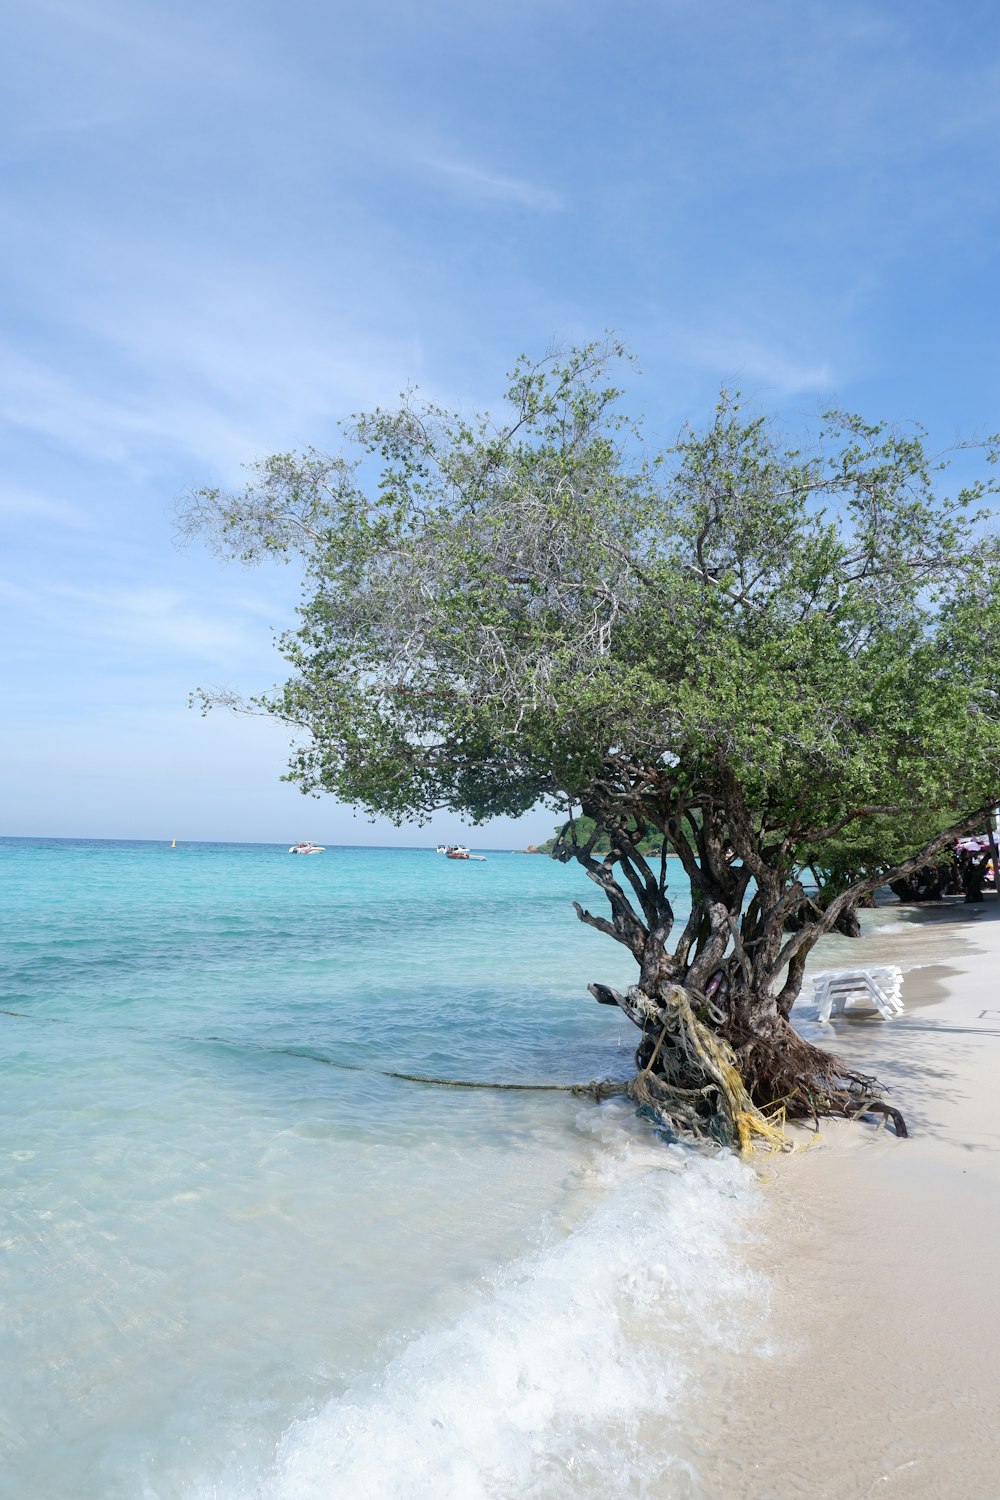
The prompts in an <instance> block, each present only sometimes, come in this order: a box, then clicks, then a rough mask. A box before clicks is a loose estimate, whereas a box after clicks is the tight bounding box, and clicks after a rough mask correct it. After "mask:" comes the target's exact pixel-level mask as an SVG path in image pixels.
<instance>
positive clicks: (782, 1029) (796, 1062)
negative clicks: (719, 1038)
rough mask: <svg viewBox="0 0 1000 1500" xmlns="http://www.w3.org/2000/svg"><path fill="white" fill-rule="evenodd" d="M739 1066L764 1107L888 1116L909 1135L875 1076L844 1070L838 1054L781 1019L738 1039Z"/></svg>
mask: <svg viewBox="0 0 1000 1500" xmlns="http://www.w3.org/2000/svg"><path fill="white" fill-rule="evenodd" d="M732 1040H733V1042H734V1049H733V1050H734V1054H735V1057H736V1062H737V1066H738V1067H739V1070H740V1073H741V1075H742V1077H743V1081H744V1083H745V1085H746V1088H747V1091H748V1092H749V1094H750V1096H751V1098H753V1099H754V1100H755V1101H756V1103H757V1104H758V1105H759V1106H760V1107H761V1108H763V1109H765V1110H767V1109H770V1108H773V1107H774V1106H775V1105H777V1104H779V1103H780V1104H781V1105H782V1107H783V1108H784V1110H785V1115H786V1118H788V1119H790V1120H812V1121H813V1122H814V1123H815V1124H816V1125H818V1124H819V1119H820V1116H821V1115H844V1116H846V1117H847V1118H848V1119H850V1120H856V1119H860V1118H861V1117H862V1116H863V1115H881V1116H882V1117H883V1118H885V1119H890V1120H891V1121H892V1123H893V1125H894V1127H895V1130H896V1134H897V1135H898V1136H905V1135H906V1134H907V1130H906V1122H905V1121H904V1119H903V1116H902V1115H901V1114H900V1112H899V1110H898V1109H895V1108H893V1106H892V1105H890V1104H886V1103H885V1100H884V1099H883V1097H882V1094H883V1090H882V1086H881V1084H880V1083H879V1081H878V1079H877V1078H873V1077H870V1076H868V1075H866V1074H864V1073H855V1072H852V1071H851V1070H850V1069H849V1068H845V1066H844V1064H843V1063H842V1062H841V1061H840V1059H839V1058H838V1057H835V1056H834V1055H833V1054H832V1053H830V1052H824V1051H823V1049H822V1048H821V1047H815V1046H813V1044H812V1043H811V1042H808V1041H806V1039H805V1037H802V1036H800V1035H799V1033H798V1032H797V1031H796V1030H795V1028H794V1027H793V1026H792V1025H791V1024H790V1023H789V1022H788V1021H785V1020H782V1019H781V1018H780V1017H776V1018H774V1019H772V1021H771V1022H770V1024H769V1025H768V1026H767V1027H766V1028H765V1029H762V1030H760V1031H755V1032H753V1033H750V1034H747V1035H744V1036H743V1037H734V1038H733V1039H732Z"/></svg>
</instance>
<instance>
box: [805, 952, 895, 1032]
mask: <svg viewBox="0 0 1000 1500" xmlns="http://www.w3.org/2000/svg"><path fill="white" fill-rule="evenodd" d="M902 988H903V971H902V970H901V969H899V968H897V967H896V966H895V965H894V964H888V965H885V966H882V967H878V968H873V969H838V970H836V971H833V972H829V973H824V974H816V975H814V976H813V994H814V997H815V1000H816V1012H817V1014H816V1019H817V1020H818V1021H822V1022H823V1023H826V1022H828V1021H829V1019H830V1017H831V1016H842V1015H843V1014H844V1012H845V1011H846V1009H847V1007H848V1005H849V1004H850V1002H851V1001H852V1000H853V1001H860V1002H861V1003H862V1004H867V1005H869V1006H871V1007H872V1008H873V1009H875V1010H877V1011H878V1012H879V1014H880V1015H881V1016H883V1017H884V1019H885V1020H886V1021H891V1020H892V1018H893V1016H898V1015H899V1014H900V1013H901V1012H902V1009H903V1000H902V996H901V994H900V991H901V990H902Z"/></svg>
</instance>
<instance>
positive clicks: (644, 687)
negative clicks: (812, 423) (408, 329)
mask: <svg viewBox="0 0 1000 1500" xmlns="http://www.w3.org/2000/svg"><path fill="white" fill-rule="evenodd" d="M622 354H623V351H622V350H621V348H620V347H619V346H618V345H617V344H615V343H614V342H610V341H609V342H607V343H605V344H603V345H601V346H591V347H587V348H583V349H575V350H572V351H570V352H569V353H568V354H565V355H561V356H554V357H550V358H547V359H545V360H542V361H541V362H540V363H537V364H532V363H529V362H528V361H527V360H522V361H521V362H520V363H519V364H518V365H517V367H516V368H515V370H514V372H513V374H512V377H511V383H510V388H509V393H508V398H509V412H508V413H507V414H506V415H505V417H504V419H503V420H502V421H499V422H494V421H493V420H491V419H490V418H489V417H487V416H476V417H473V418H466V417H463V416H461V415H456V414H454V413H450V412H448V411H445V410H443V409H441V408H440V407H437V406H433V405H429V404H426V403H422V402H420V401H418V400H417V399H416V398H415V397H414V396H413V394H412V393H411V394H409V395H407V396H405V397H404V398H403V399H402V400H401V404H400V405H399V406H398V408H394V409H391V410H383V409H377V410H375V411H374V412H372V413H370V414H366V415H361V416H357V417H355V418H353V419H352V421H351V423H350V425H349V427H348V428H347V435H348V437H349V439H350V442H351V445H352V447H351V450H350V451H349V454H348V456H344V455H341V456H338V457H328V456H325V455H322V454H320V453H317V452H315V451H310V452H307V453H306V454H304V455H293V454H281V455H276V456H272V457H269V458H266V459H264V460H262V461H260V462H258V463H257V464H255V465H254V466H252V468H251V470H250V478H249V481H248V483H247V485H246V487H245V488H244V489H243V490H242V491H241V492H240V493H228V492H223V491H220V490H216V489H203V490H200V491H198V492H197V493H196V494H194V495H192V496H190V497H189V499H188V501H187V502H186V504H185V506H184V508H183V510H182V515H181V524H182V528H183V530H184V531H185V532H187V533H188V534H203V535H206V536H207V537H208V538H209V539H210V542H211V543H212V545H214V546H215V547H216V548H217V549H219V550H220V551H221V552H222V553H223V554H226V555H229V556H233V557H236V558H240V559H242V560H243V561H244V562H247V563H252V562H254V561H255V560H257V559H259V558H261V557H263V556H267V555H281V556H289V555H291V554H292V553H297V554H299V555H300V556H301V559H302V562H303V566H304V590H303V602H302V605H301V609H300V619H299V624H298V627H297V628H296V629H294V630H291V631H289V632H288V633H287V634H285V635H284V636H283V637H282V638H281V641H280V649H281V652H282V654H283V656H284V658H285V660H286V661H287V663H288V665H289V667H290V668H291V675H290V677H289V678H288V680H287V682H285V684H284V686H283V687H280V688H277V689H276V690H274V691H273V692H272V693H270V694H267V695H264V696H263V697H260V698H257V699H255V700H250V701H249V702H242V701H241V700H238V699H236V698H234V697H233V695H231V694H227V693H207V694H203V695H202V697H203V702H204V704H205V706H206V707H207V706H208V705H209V704H211V703H213V702H225V703H229V704H230V705H231V706H235V707H240V708H243V709H248V710H251V711H257V712H262V713H265V714H268V715H273V716H276V717H277V718H279V719H281V720H283V721H285V722H286V723H287V724H289V725H290V726H294V728H295V729H296V730H297V731H300V732H301V735H302V738H301V739H300V741H299V743H298V744H297V746H296V748H294V750H293V754H292V760H291V764H290V769H289V773H288V775H289V778H290V779H291V780H292V781H294V782H297V783H298V784H299V786H300V787H301V788H302V790H303V791H306V792H319V791H322V792H330V793H333V794H334V795H335V796H337V797H338V798H340V799H342V800H344V801H346V802H349V803H352V804H355V805H358V806H360V807H362V808H364V809H366V810H368V811H369V812H371V813H373V814H383V815H388V816H389V817H390V818H393V819H395V820H396V821H397V822H401V821H403V820H404V819H418V820H420V819H426V818H427V817H428V816H430V815H431V814H432V813H433V812H434V811H435V810H437V809H444V808H447V809H450V810H452V811H455V812H458V813H461V814H462V815H464V816H466V817H468V818H469V819H471V820H473V821H482V820H485V819H488V818H492V817H495V816H497V815H503V814H506V815H518V814H521V813H523V812H525V811H526V810H528V809H529V808H531V807H533V806H536V805H537V804H539V803H543V804H547V805H549V806H551V807H552V808H554V809H557V810H559V811H560V813H561V814H562V819H563V823H562V830H561V833H560V836H559V838H558V840H557V842H556V845H555V847H554V850H553V853H554V856H555V857H556V858H557V859H560V860H563V861H569V860H576V861H578V862H579V863H580V864H581V865H582V867H583V868H584V870H585V871H586V872H587V874H588V876H589V877H590V879H591V880H592V881H593V882H594V885H595V886H596V887H597V889H598V890H599V891H600V892H601V894H602V896H603V898H604V900H605V902H606V906H605V909H604V911H598V912H591V911H589V910H587V909H585V908H584V907H583V906H582V905H579V904H577V906H576V912H577V916H578V917H579V919H580V920H581V921H582V922H585V923H587V924H588V925H590V926H591V927H594V928H597V929H598V930H599V931H601V932H603V933H606V934H607V936H608V937H609V938H611V939H613V940H614V941H616V942H618V943H621V944H623V945H624V946H625V947H626V948H627V949H628V950H629V952H630V953H631V954H632V956H633V958H634V960H635V963H636V966H637V971H638V972H637V976H636V983H635V985H634V986H633V987H631V988H630V989H629V990H628V991H627V993H626V994H619V993H617V992H615V991H613V990H610V989H608V988H607V987H605V986H602V985H600V984H596V983H595V984H594V985H592V986H591V990H592V993H593V994H594V995H595V997H596V998H597V999H598V1000H599V1001H601V1002H606V1003H613V1004H618V1005H620V1006H621V1007H622V1009H623V1010H624V1011H625V1012H626V1013H627V1014H628V1015H629V1016H630V1017H631V1018H632V1019H633V1020H634V1021H635V1022H636V1024H637V1025H638V1026H640V1028H641V1030H642V1039H641V1042H640V1045H639V1049H638V1052H637V1064H638V1068H639V1073H638V1075H637V1077H636V1079H635V1080H633V1083H632V1085H631V1091H632V1093H633V1096H634V1097H635V1098H636V1099H637V1100H638V1101H639V1103H640V1104H641V1105H643V1106H644V1107H646V1108H647V1109H649V1110H651V1111H652V1112H653V1113H655V1114H656V1116H657V1117H658V1118H659V1119H660V1120H661V1121H663V1122H665V1123H666V1124H668V1125H669V1126H671V1127H672V1128H675V1129H682V1130H687V1131H694V1132H695V1133H696V1134H705V1133H708V1134H711V1135H713V1136H715V1137H716V1138H718V1139H722V1140H725V1141H730V1142H733V1141H739V1142H740V1143H741V1144H743V1145H746V1144H747V1142H748V1141H749V1140H750V1139H751V1137H752V1136H753V1134H754V1133H755V1132H761V1133H764V1134H767V1133H768V1132H770V1131H771V1130H772V1124H771V1123H770V1122H771V1121H772V1117H773V1114H774V1113H775V1112H776V1111H779V1110H781V1109H783V1110H787V1111H788V1113H789V1114H790V1115H793V1116H803V1117H805V1116H818V1115H819V1114H822V1113H826V1112H847V1113H850V1114H858V1113H861V1112H864V1111H866V1110H869V1109H876V1110H878V1109H881V1110H883V1111H888V1112H890V1113H893V1114H894V1115H896V1117H897V1123H898V1125H901V1121H899V1119H898V1114H897V1112H895V1111H892V1110H890V1109H889V1107H888V1106H887V1105H885V1104H884V1103H883V1102H882V1100H881V1091H880V1090H879V1088H878V1086H877V1084H876V1081H875V1080H874V1079H870V1078H866V1077H863V1076H861V1075H858V1074H854V1073H852V1072H850V1071H849V1070H846V1069H845V1068H844V1067H843V1066H842V1065H841V1064H840V1063H839V1062H838V1061H837V1059H836V1058H834V1057H831V1056H830V1055H829V1054H828V1053H826V1052H825V1051H823V1050H821V1049H817V1048H816V1047H814V1046H812V1045H810V1044H809V1043H808V1042H806V1041H805V1040H804V1039H802V1038H801V1037H800V1036H799V1035H798V1034H797V1033H796V1032H795V1030H794V1029H793V1028H792V1026H791V1024H790V1022H789V1014H790V1012H791V1009H792V1006H793V1004H794V1002H795V999H796V997H797V996H798V994H799V991H800V988H801V985H802V980H803V974H804V970H805V965H806V960H807V958H808V955H809V953H810V951H811V949H812V948H813V946H814V944H815V943H816V941H817V939H818V938H819V937H821V936H822V935H823V933H825V932H828V931H830V930H831V929H832V928H834V927H835V926H836V925H837V923H838V921H840V920H842V919H843V917H844V916H845V914H848V913H850V912H851V911H853V909H854V908H855V907H856V906H857V904H858V903H859V902H862V901H863V900H865V899H866V898H867V897H868V896H869V895H870V893H871V892H872V891H873V890H874V889H875V888H876V886H877V885H879V884H881V883H882V882H884V881H886V880H889V879H892V878H903V877H905V876H906V875H907V874H908V873H909V872H910V871H912V870H914V869H917V868H919V867H921V866H923V865H926V864H927V863H928V862H929V861H932V860H933V858H934V856H935V855H936V854H937V853H938V851H940V850H942V849H945V848H946V847H947V846H949V845H950V844H952V843H953V841H954V839H955V838H956V837H957V836H958V835H960V834H961V833H963V832H965V831H966V830H969V829H973V828H979V827H980V826H982V825H983V824H984V823H985V820H986V817H987V811H988V809H989V807H990V806H991V805H992V804H993V803H995V802H996V801H997V799H998V796H1000V756H998V748H997V733H996V720H997V706H998V702H1000V698H998V694H1000V662H998V656H997V650H996V641H997V626H998V624H1000V606H998V593H997V588H996V584H997V580H998V575H1000V549H998V545H997V542H996V540H995V539H994V538H993V537H992V536H990V535H987V534H986V533H985V531H984V529H983V524H982V520H983V518H982V516H981V515H980V513H979V511H978V510H977V506H979V505H981V503H982V501H983V500H984V498H985V497H987V496H989V495H992V494H994V493H995V492H996V483H995V481H994V480H993V479H992V478H991V477H987V478H985V479H980V480H976V481H975V482H973V483H971V484H969V485H967V486H966V487H964V488H962V489H959V490H958V492H957V493H956V494H955V495H954V496H952V497H949V496H948V495H947V494H945V493H943V492H942V489H941V486H942V484H943V479H942V475H943V471H944V469H945V467H946V465H947V462H948V457H949V456H948V455H944V456H932V455H930V454H929V453H928V452H927V450H926V448H925V444H924V434H923V433H922V432H921V431H920V430H902V429H896V428H891V427H888V426H886V425H884V424H881V423H878V424H869V423H866V422H863V421H862V420H861V419H860V418H858V417H855V416H852V415H850V414H847V413H844V412H839V411H837V412H832V413H830V414H829V415H828V416H827V417H826V418H825V419H824V423H823V426H822V428H821V429H820V430H819V432H818V433H817V435H816V436H815V438H814V439H813V440H812V442H811V444H810V445H809V446H808V447H804V448H797V447H794V446H788V444H787V442H786V441H785V440H783V439H782V437H781V435H780V433H779V432H778V431H777V430H776V428H775V427H774V425H773V424H772V423H770V422H769V421H768V420H766V419H765V418H764V417H763V416H761V415H759V414H757V413H755V412H753V411H750V410H748V409H747V408H746V407H745V406H744V405H743V403H742V401H741V399H740V398H739V396H738V395H735V394H729V393H726V392H723V394H722V396H721V398H720V400H719V403H718V406H717V408H716V410H715V412H714V415H713V416H712V418H711V420H710V422H709V423H708V425H707V427H706V428H705V430H704V431H695V430H693V429H685V430H684V431H683V432H682V433H681V435H680V437H679V439H678V441H677V442H676V443H675V444H674V445H673V446H672V447H670V448H669V449H667V450H666V451H664V452H662V453H657V454H650V453H649V452H648V451H647V450H646V448H645V446H644V443H643V439H642V434H641V432H640V430H639V428H638V426H637V425H636V424H635V423H634V422H633V421H632V420H630V418H629V417H628V415H627V413H626V412H625V411H624V409H623V404H622V393H621V392H620V391H619V390H618V389H616V388H615V387H614V386H611V385H608V384H607V383H606V382H607V379H608V376H607V371H608V368H609V365H610V363H611V362H612V361H614V360H615V359H617V358H620V357H621V356H622ZM961 446H962V449H963V453H967V452H968V451H969V450H971V449H972V448H973V447H974V446H976V447H978V449H979V450H980V451H981V452H982V454H983V455H984V457H985V459H986V460H987V461H988V462H989V463H993V462H994V461H995V458H996V453H997V448H996V444H995V442H994V440H992V439H991V440H989V441H987V442H985V443H983V444H980V445H971V444H969V445H961ZM965 461H966V462H967V461H968V460H967V459H966V460H965ZM987 472H988V471H987ZM929 809H933V810H934V812H933V814H932V817H931V821H932V824H933V826H932V827H931V828H930V830H929V831H928V830H927V829H926V828H924V829H921V827H920V820H921V818H922V817H924V816H925V815H926V814H927V812H928V810H929ZM577 812H582V813H583V814H584V816H585V817H586V818H587V819H589V820H590V822H588V823H586V824H580V823H578V822H577V821H576V814H577ZM887 820H888V821H889V822H890V823H891V822H892V821H893V820H896V821H895V823H894V824H893V826H895V827H897V828H898V829H904V828H906V827H910V828H912V830H913V833H914V838H915V839H916V842H915V844H914V845H913V847H911V848H909V849H907V850H906V851H905V854H904V855H900V856H899V857H894V858H893V861H892V863H891V864H890V865H889V866H888V867H885V865H884V862H883V863H882V864H880V865H879V868H877V869H876V870H874V871H872V870H870V869H865V868H863V867H858V868H855V869H853V870H849V869H847V868H846V867H845V866H844V865H843V862H842V861H841V862H838V861H837V860H831V858H830V856H831V854H832V853H834V852H835V851H836V847H837V842H838V840H839V841H840V842H841V844H843V842H844V840H845V839H849V837H853V836H857V837H858V838H861V839H862V840H863V837H864V834H865V831H866V830H869V831H871V832H872V833H873V834H877V833H878V831H879V830H884V828H885V827H886V825H887ZM584 828H585V829H586V830H587V832H586V834H584V832H583V829H584ZM602 835H603V836H606V838H607V840H608V844H609V847H608V852H606V853H604V854H603V855H602V854H600V853H599V839H600V838H601V836H602ZM650 837H654V838H655V839H657V840H662V841H663V856H662V857H659V858H656V857H652V856H650V857H647V856H646V855H644V854H643V853H642V850H641V845H642V843H643V840H646V839H649V838H650ZM668 851H671V852H673V853H674V854H675V855H676V856H677V857H678V859H679V861H680V866H681V868H682V869H683V871H684V878H685V880H686V882H687V883H688V884H689V886H690V891H691V915H690V918H689V919H688V920H687V921H686V922H685V924H684V925H683V928H682V929H681V930H680V931H678V930H677V927H676V925H675V920H674V907H673V903H672V900H671V893H670V890H669V888H668V881H667V873H668V869H670V868H671V866H670V865H669V864H668V861H667V859H666V857H665V855H666V853H667V852H668ZM810 869H811V870H813V871H815V872H817V876H818V879H819V883H820V891H819V899H818V900H817V901H814V902H813V903H812V905H811V907H809V908H806V909H805V910H804V914H803V897H804V895H805V878H806V877H805V876H804V874H803V872H805V871H808V870H810ZM797 911H798V912H799V916H800V920H799V921H798V922H797V924H795V930H794V931H791V932H789V931H787V930H786V928H787V925H788V920H789V918H790V915H791V914H792V913H795V912H797Z"/></svg>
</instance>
